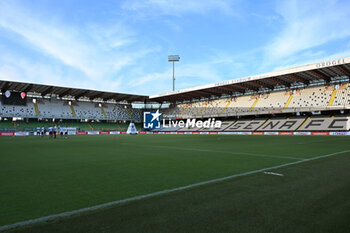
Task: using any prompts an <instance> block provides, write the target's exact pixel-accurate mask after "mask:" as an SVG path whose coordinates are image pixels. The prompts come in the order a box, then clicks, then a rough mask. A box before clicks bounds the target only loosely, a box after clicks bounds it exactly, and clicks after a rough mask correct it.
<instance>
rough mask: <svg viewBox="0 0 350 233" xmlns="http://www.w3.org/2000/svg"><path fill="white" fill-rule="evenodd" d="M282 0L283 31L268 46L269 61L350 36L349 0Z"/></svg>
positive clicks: (279, 11) (280, 11)
mask: <svg viewBox="0 0 350 233" xmlns="http://www.w3.org/2000/svg"><path fill="white" fill-rule="evenodd" d="M278 4H279V5H278V7H277V12H278V13H279V14H280V15H281V16H282V17H283V20H284V23H283V25H282V30H281V31H280V33H278V34H277V35H276V36H275V37H274V38H273V39H272V42H271V43H270V44H268V45H267V46H266V47H265V54H266V60H267V62H268V63H273V62H275V61H277V60H278V59H282V58H285V57H288V56H292V55H294V54H296V53H298V52H301V51H304V50H307V49H311V48H315V47H317V46H320V45H323V44H325V43H327V42H330V41H334V40H337V39H343V38H346V37H348V36H350V30H349V25H348V22H349V21H350V4H349V2H348V3H344V2H340V1H334V0H333V1H329V0H322V1H318V2H317V3H316V2H315V1H301V0H293V1H278ZM315 5H317V7H315Z"/></svg>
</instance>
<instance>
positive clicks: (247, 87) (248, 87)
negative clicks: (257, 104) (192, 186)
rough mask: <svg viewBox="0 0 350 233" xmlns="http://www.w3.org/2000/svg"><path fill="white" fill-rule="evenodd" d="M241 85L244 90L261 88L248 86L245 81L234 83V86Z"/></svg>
mask: <svg viewBox="0 0 350 233" xmlns="http://www.w3.org/2000/svg"><path fill="white" fill-rule="evenodd" d="M236 86H237V87H239V88H241V89H243V90H246V91H247V90H250V91H258V90H259V88H253V87H251V86H248V85H246V84H243V83H239V84H238V83H236V84H234V87H236Z"/></svg>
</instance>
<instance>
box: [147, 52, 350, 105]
mask: <svg viewBox="0 0 350 233" xmlns="http://www.w3.org/2000/svg"><path fill="white" fill-rule="evenodd" d="M344 76H346V77H347V78H350V57H347V58H341V59H336V60H331V61H326V62H319V63H315V64H309V65H305V66H299V67H295V68H290V69H285V70H279V71H274V72H270V73H266V74H260V75H255V76H249V77H244V78H239V79H232V80H228V81H223V82H219V83H213V84H208V85H203V86H198V87H193V88H186V89H182V90H177V91H173V92H167V93H163V94H158V95H151V96H150V97H149V98H150V100H151V101H156V102H163V101H170V102H174V101H183V100H191V99H200V98H202V97H210V96H213V95H214V96H220V95H222V94H229V95H231V94H233V93H242V94H243V93H245V92H247V91H252V92H258V91H259V90H261V89H262V88H265V89H268V90H273V89H274V87H276V86H284V87H287V88H291V87H293V86H300V85H309V84H312V83H313V82H320V81H323V82H324V83H330V82H331V81H333V80H334V79H336V78H341V77H344Z"/></svg>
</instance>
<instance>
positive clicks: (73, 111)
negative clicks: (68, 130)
mask: <svg viewBox="0 0 350 233" xmlns="http://www.w3.org/2000/svg"><path fill="white" fill-rule="evenodd" d="M70 110H71V111H72V115H73V117H76V116H77V114H76V113H75V110H74V107H73V105H70Z"/></svg>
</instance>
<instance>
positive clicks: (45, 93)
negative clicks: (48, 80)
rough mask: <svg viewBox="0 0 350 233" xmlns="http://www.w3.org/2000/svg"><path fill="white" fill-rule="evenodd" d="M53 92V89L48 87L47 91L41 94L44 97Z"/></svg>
mask: <svg viewBox="0 0 350 233" xmlns="http://www.w3.org/2000/svg"><path fill="white" fill-rule="evenodd" d="M52 90H53V87H48V88H47V89H46V90H45V91H43V92H41V95H42V96H45V95H47V94H49V93H50V92H51V91H52Z"/></svg>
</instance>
